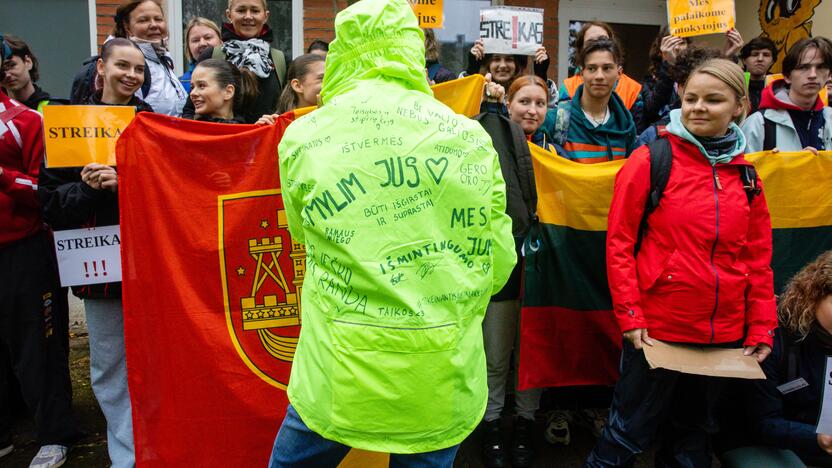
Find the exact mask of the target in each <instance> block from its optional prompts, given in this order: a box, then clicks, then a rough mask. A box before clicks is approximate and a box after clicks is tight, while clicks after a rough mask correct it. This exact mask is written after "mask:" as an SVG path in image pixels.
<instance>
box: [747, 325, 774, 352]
mask: <svg viewBox="0 0 832 468" xmlns="http://www.w3.org/2000/svg"><path fill="white" fill-rule="evenodd" d="M773 343H774V330H773V329H770V330H766V329H765V328H764V327H752V328H749V329H748V333H747V334H746V336H745V342H744V343H743V346H757V345H758V344H765V345H768V346H770V347H771V346H773Z"/></svg>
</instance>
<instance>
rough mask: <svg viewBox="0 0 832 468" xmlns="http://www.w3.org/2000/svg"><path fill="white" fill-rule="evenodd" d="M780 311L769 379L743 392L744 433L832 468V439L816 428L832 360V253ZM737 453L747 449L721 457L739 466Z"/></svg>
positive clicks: (804, 274)
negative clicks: (747, 425)
mask: <svg viewBox="0 0 832 468" xmlns="http://www.w3.org/2000/svg"><path fill="white" fill-rule="evenodd" d="M778 309H779V310H778V315H779V321H780V328H778V329H777V331H776V335H775V339H774V348H773V350H772V353H771V357H770V358H769V359H767V360H766V361H763V363H762V364H761V365H762V368H763V371H764V372H765V374H766V380H753V381H748V382H747V387H746V388H745V389H744V391H743V393H742V394H743V398H744V399H745V401H746V404H747V414H748V418H747V419H748V423H749V427H748V429H747V430H746V431H743V432H745V433H746V434H749V435H750V436H751V437H750V438H749V440H748V441H747V442H748V443H749V445H752V446H763V447H769V448H777V449H781V450H791V451H792V452H794V453H796V454H797V455H798V456H799V457H800V458H801V459H802V460H803V462H804V463H806V464H808V465H813V466H832V434H818V433H816V429H815V428H816V427H817V426H816V425H817V423H818V417H819V415H820V411H821V407H822V403H823V388H824V386H825V380H826V378H827V375H826V372H825V369H826V358H827V356H830V355H832V250H828V251H826V252H824V253H823V254H821V255H820V256H819V257H818V258H817V259H816V260H815V261H814V262H812V263H810V264H809V265H807V266H806V267H804V268H803V270H801V271H800V272H798V273H797V274H796V275H795V276H794V277H793V278H792V280H791V281H790V282H789V284H788V286H787V287H786V290H785V292H784V293H783V295H782V296H780V303H779V307H778ZM744 452H745V454H746V457H753V456H754V455H753V454H754V453H755V452H756V453H757V454H759V453H766V451H765V450H760V449H758V448H757V449H755V450H749V449H748V448H746V449H744ZM738 453H743V449H739V450H738V451H729V452H727V453H726V454H724V455H723V457H722V458H723V459H724V460H727V461H728V463H733V464H736V465H739V463H737V462H736V460H737V459H738V458H740V457H738V455H737V454H738ZM769 453H770V451H769ZM758 460H759V459H758ZM723 464H725V461H724V463H723ZM757 466H764V465H761V464H759V463H758V464H757ZM768 466H774V465H768Z"/></svg>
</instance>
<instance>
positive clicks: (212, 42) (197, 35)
mask: <svg viewBox="0 0 832 468" xmlns="http://www.w3.org/2000/svg"><path fill="white" fill-rule="evenodd" d="M220 35H221V33H220V27H219V26H217V23H215V22H213V21H211V20H209V19H208V18H203V17H201V16H197V17H196V18H193V19H191V20H190V21H188V25H187V26H185V43H186V44H187V47H186V48H185V55H186V56H187V57H188V62H189V64H190V65H189V66H188V70H187V71H186V72H185V73H184V74H183V75H182V76H180V77H179V81H181V82H182V86H183V87H185V91H187V92H188V94H190V92H191V74H192V73H193V72H194V68H195V67H196V59H197V57H199V56H200V55H202V52H204V51H205V49H207V48H209V47H219V46H221V45H222V39H220Z"/></svg>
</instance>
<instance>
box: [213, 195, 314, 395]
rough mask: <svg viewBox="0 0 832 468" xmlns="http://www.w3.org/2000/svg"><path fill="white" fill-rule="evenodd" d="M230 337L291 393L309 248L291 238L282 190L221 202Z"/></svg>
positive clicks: (253, 364)
mask: <svg viewBox="0 0 832 468" xmlns="http://www.w3.org/2000/svg"><path fill="white" fill-rule="evenodd" d="M218 209H219V216H218V220H219V260H220V270H221V272H222V283H223V285H222V286H223V299H224V302H225V316H226V323H227V325H228V332H229V334H230V338H231V341H232V342H233V344H234V347H235V349H236V350H237V353H238V354H239V355H240V358H242V360H243V362H245V364H246V365H247V366H248V368H249V369H251V371H252V372H254V373H255V374H256V375H257V376H259V377H260V378H261V379H263V380H265V381H266V382H268V383H270V384H271V385H274V386H275V387H278V388H281V389H284V390H285V389H286V386H287V385H288V382H289V373H290V371H291V367H292V359H293V358H294V355H295V349H296V347H297V343H298V336H299V334H300V323H301V308H300V296H301V291H302V289H303V278H304V274H305V272H306V251H305V249H304V246H303V245H302V244H300V243H298V242H295V241H293V240H292V238H291V237H290V236H289V230H288V225H287V222H286V213H285V211H284V207H283V199H282V197H281V196H280V190H279V189H277V190H263V191H256V192H245V193H236V194H230V195H223V196H220V197H219V198H218Z"/></svg>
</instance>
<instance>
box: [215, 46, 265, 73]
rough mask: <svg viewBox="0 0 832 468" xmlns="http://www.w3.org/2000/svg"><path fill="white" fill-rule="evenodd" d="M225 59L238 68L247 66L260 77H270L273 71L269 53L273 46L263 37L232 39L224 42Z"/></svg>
mask: <svg viewBox="0 0 832 468" xmlns="http://www.w3.org/2000/svg"><path fill="white" fill-rule="evenodd" d="M222 51H223V52H225V59H226V60H228V61H229V62H231V64H232V65H234V66H235V67H237V68H247V69H249V70H251V71H252V72H253V73H254V74H255V75H257V77H258V78H268V77H269V74H271V72H272V68H273V65H272V61H271V57H269V54H270V53H271V46H270V45H269V43H268V42H266V41H264V40H262V39H256V38H255V39H248V40H245V41H241V40H237V39H232V40H230V41H226V42H224V43H223V44H222Z"/></svg>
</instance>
